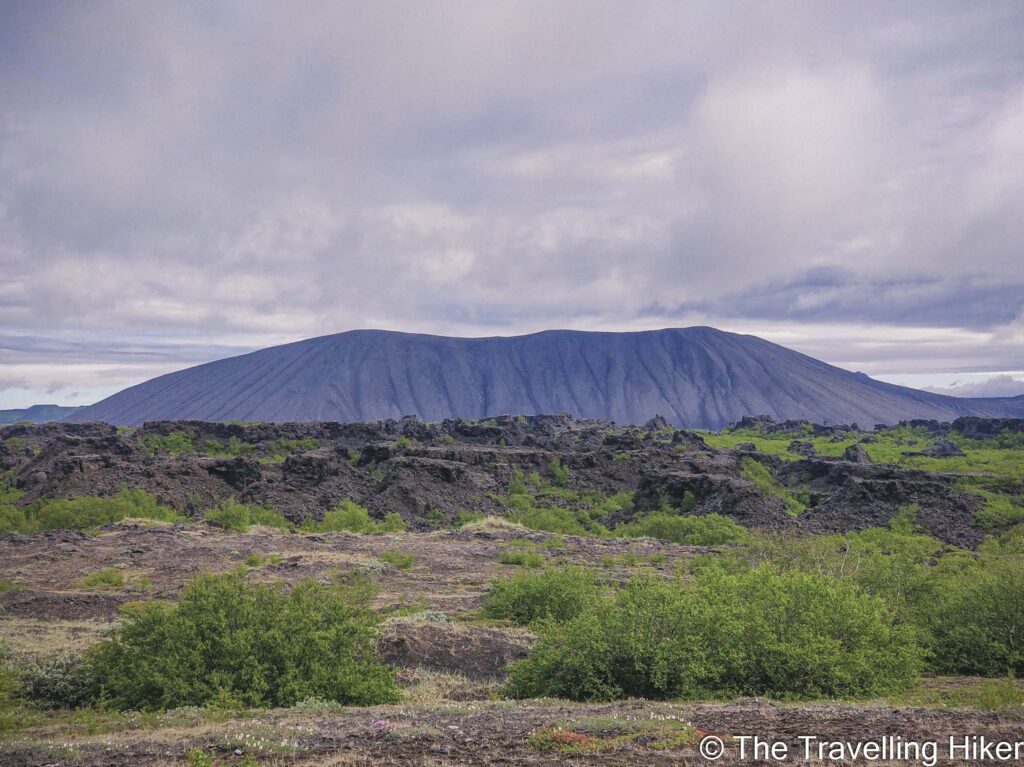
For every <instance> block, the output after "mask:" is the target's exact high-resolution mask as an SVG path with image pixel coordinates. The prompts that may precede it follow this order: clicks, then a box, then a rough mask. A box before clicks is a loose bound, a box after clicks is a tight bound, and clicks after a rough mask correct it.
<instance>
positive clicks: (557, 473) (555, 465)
mask: <svg viewBox="0 0 1024 767" xmlns="http://www.w3.org/2000/svg"><path fill="white" fill-rule="evenodd" d="M548 474H549V475H550V476H551V482H552V483H553V484H554V485H555V486H556V487H568V486H569V469H568V468H567V467H566V466H565V464H563V463H562V462H561V461H559V460H558V459H557V458H552V459H551V463H549V464H548Z"/></svg>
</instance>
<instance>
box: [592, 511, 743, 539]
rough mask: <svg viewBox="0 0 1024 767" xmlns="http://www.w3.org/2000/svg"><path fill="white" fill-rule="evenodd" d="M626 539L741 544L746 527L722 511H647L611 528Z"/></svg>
mask: <svg viewBox="0 0 1024 767" xmlns="http://www.w3.org/2000/svg"><path fill="white" fill-rule="evenodd" d="M612 532H613V533H614V534H615V535H620V536H623V537H625V538H641V537H646V538H660V539H661V540H663V541H673V542H674V543H685V544H690V545H693V546H717V545H721V544H726V543H738V542H739V541H741V540H743V537H744V535H745V534H746V530H744V528H743V527H742V525H738V524H736V523H735V522H733V521H732V520H731V519H729V518H728V517H723V516H722V515H721V514H704V515H702V516H694V515H688V516H683V515H681V514H677V513H673V512H665V511H657V512H654V513H653V514H648V515H647V516H645V517H641V518H639V519H637V520H635V521H633V522H629V523H627V524H624V525H619V526H618V527H616V528H615V529H614V530H613V531H612Z"/></svg>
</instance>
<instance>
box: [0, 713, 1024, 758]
mask: <svg viewBox="0 0 1024 767" xmlns="http://www.w3.org/2000/svg"><path fill="white" fill-rule="evenodd" d="M164 717H165V721H164V722H162V723H161V722H156V723H154V722H141V721H140V722H139V723H138V724H137V727H136V728H135V729H121V730H119V731H114V732H109V731H108V732H100V733H97V734H84V733H82V732H80V731H77V732H76V729H75V727H74V726H72V725H54V726H51V727H49V728H47V727H37V728H34V729H33V730H32V731H31V732H30V733H27V734H26V735H23V736H21V737H19V738H18V739H17V740H15V741H14V742H11V743H8V744H6V745H4V746H3V747H2V748H0V764H3V765H23V766H24V767H41V766H42V765H56V764H61V765H79V766H80V767H86V765H88V766H89V767H100V766H101V765H103V766H106V765H178V764H182V763H184V761H183V757H184V755H185V754H186V753H187V752H188V751H189V750H190V749H194V748H202V749H205V750H208V751H213V752H216V753H217V754H218V755H220V758H221V760H222V762H221V763H223V764H232V763H237V762H238V761H240V760H241V758H242V757H243V755H244V754H250V755H251V754H257V755H258V756H257V760H258V763H259V764H261V765H309V766H312V765H423V766H424V767H427V766H429V767H442V766H450V767H455V766H456V765H554V764H574V765H622V766H623V767H625V766H626V765H652V766H659V765H664V766H665V767H668V766H669V765H687V764H704V763H708V762H707V760H705V759H703V758H702V757H701V755H700V753H699V750H698V748H699V747H698V741H699V740H700V739H702V738H703V737H705V736H706V735H715V736H718V737H720V738H722V739H723V741H724V742H725V744H726V745H725V748H726V753H725V756H724V757H723V758H722V759H721V760H720V761H718V762H717V763H718V764H740V763H745V762H747V761H751V760H741V759H739V758H738V753H737V752H738V740H737V737H738V736H743V735H758V736H760V737H762V738H764V739H767V740H772V741H783V742H785V743H787V744H789V747H790V749H791V753H792V754H793V757H792V758H791V759H790V760H788V761H791V762H793V763H802V762H803V761H804V760H803V759H802V758H800V757H802V755H803V754H802V745H801V741H800V740H799V738H800V736H803V735H814V736H817V737H818V738H821V739H827V740H848V741H863V740H869V739H880V738H883V737H885V736H887V735H893V736H898V737H902V738H903V740H904V741H915V740H916V741H924V740H931V739H936V740H939V741H940V742H941V743H942V746H941V749H942V750H945V743H946V740H947V739H948V738H949V737H950V736H954V737H957V738H961V737H963V736H965V735H975V736H985V737H987V738H989V739H991V740H1009V741H1014V740H1020V739H1022V738H1024V720H1022V719H1020V718H1019V717H1007V716H1005V715H999V714H985V713H978V712H965V711H950V710H939V709H932V710H929V709H912V708H906V709H900V708H892V707H891V706H881V705H869V706H861V705H804V706H786V705H779V704H772V703H767V702H763V701H756V700H755V701H736V702H732V703H719V704H668V703H651V702H644V701H625V702H620V703H614V704H605V705H585V704H565V703H560V702H550V701H531V702H519V703H509V702H475V703H463V704H441V705H423V704H421V705H415V706H385V707H375V708H365V709H345V710H340V711H335V712H319V713H318V712H301V711H295V710H285V711H268V712H265V713H262V714H261V715H259V716H257V717H246V718H244V719H242V718H228V719H224V720H221V721H208V720H205V719H203V718H202V717H201V716H200V715H198V714H195V713H190V712H171V713H169V714H167V715H164ZM545 733H549V734H550V733H556V734H555V735H554V736H553V738H551V739H549V740H547V741H545V740H542V739H541V736H543V735H544V734H545ZM551 741H553V742H554V743H555V745H554V746H552V745H550V743H551ZM562 742H565V743H567V744H570V745H566V746H559V745H558V744H559V743H562ZM574 744H579V745H578V746H575V745H574ZM940 753H941V751H940ZM844 763H849V762H844ZM894 763H904V764H906V763H908V762H906V761H902V762H894ZM940 763H942V764H958V763H967V762H965V761H963V760H948V759H942V760H941V761H940Z"/></svg>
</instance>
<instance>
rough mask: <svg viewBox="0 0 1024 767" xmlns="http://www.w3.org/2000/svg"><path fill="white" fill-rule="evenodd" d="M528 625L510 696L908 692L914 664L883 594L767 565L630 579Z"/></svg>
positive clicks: (912, 643)
mask: <svg viewBox="0 0 1024 767" xmlns="http://www.w3.org/2000/svg"><path fill="white" fill-rule="evenodd" d="M534 627H535V629H536V630H537V631H538V633H539V635H540V640H539V641H538V643H537V644H536V645H535V646H534V648H533V650H531V652H530V655H529V656H528V657H527V658H526V660H524V661H521V662H519V663H515V664H513V665H512V666H511V668H510V676H509V682H508V685H507V687H506V692H507V693H508V694H509V695H511V696H512V697H534V696H554V697H563V698H572V699H576V700H607V699H613V698H620V697H642V698H652V699H664V698H678V697H687V698H694V697H706V696H733V695H769V696H775V697H783V698H819V697H859V696H873V695H881V694H887V693H891V692H897V691H900V690H902V689H905V688H906V687H907V686H908V685H909V684H910V682H911V681H912V680H913V678H914V677H915V676H916V674H917V673H918V671H919V669H920V668H921V654H922V653H921V649H920V647H919V645H918V643H917V639H916V636H915V634H914V632H913V631H911V630H910V629H908V628H907V627H904V626H899V625H897V624H896V623H895V622H894V620H893V617H892V614H891V611H890V610H889V608H888V607H887V605H886V604H885V603H884V602H883V601H882V600H881V599H878V598H876V597H871V596H869V595H866V594H864V593H863V592H862V591H861V590H860V589H858V588H857V587H855V586H853V585H851V584H848V583H843V582H841V581H837V580H835V579H832V578H827V577H821V576H815V575H809V574H805V573H799V572H789V573H780V572H778V571H776V570H775V569H772V568H763V569H756V570H747V571H744V572H741V573H737V574H728V573H726V572H725V571H724V570H723V569H722V568H710V567H709V568H707V569H704V570H702V571H701V572H699V573H698V575H697V578H696V580H695V582H693V583H692V584H686V583H683V582H675V583H666V582H663V581H659V580H648V579H636V580H634V581H632V582H631V583H630V584H629V585H628V586H627V587H626V588H625V589H624V590H622V591H621V592H620V593H619V594H618V595H617V597H616V598H615V599H608V598H605V599H602V600H600V601H599V602H598V603H597V604H596V605H594V606H592V607H591V608H590V609H587V610H585V611H583V612H582V613H580V615H578V616H577V617H576V618H574V619H572V620H568V621H564V622H559V621H553V620H548V621H541V622H538V623H535V624H534Z"/></svg>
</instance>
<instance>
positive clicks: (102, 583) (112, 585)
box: [75, 567, 125, 590]
mask: <svg viewBox="0 0 1024 767" xmlns="http://www.w3.org/2000/svg"><path fill="white" fill-rule="evenodd" d="M124 585H125V578H124V573H122V572H121V571H120V570H117V569H116V568H113V567H107V568H105V569H103V570H100V571H98V572H95V573H89V574H88V575H83V576H82V577H81V578H79V579H78V580H77V581H75V588H79V589H94V590H95V589H119V588H122V587H123V586H124Z"/></svg>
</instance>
